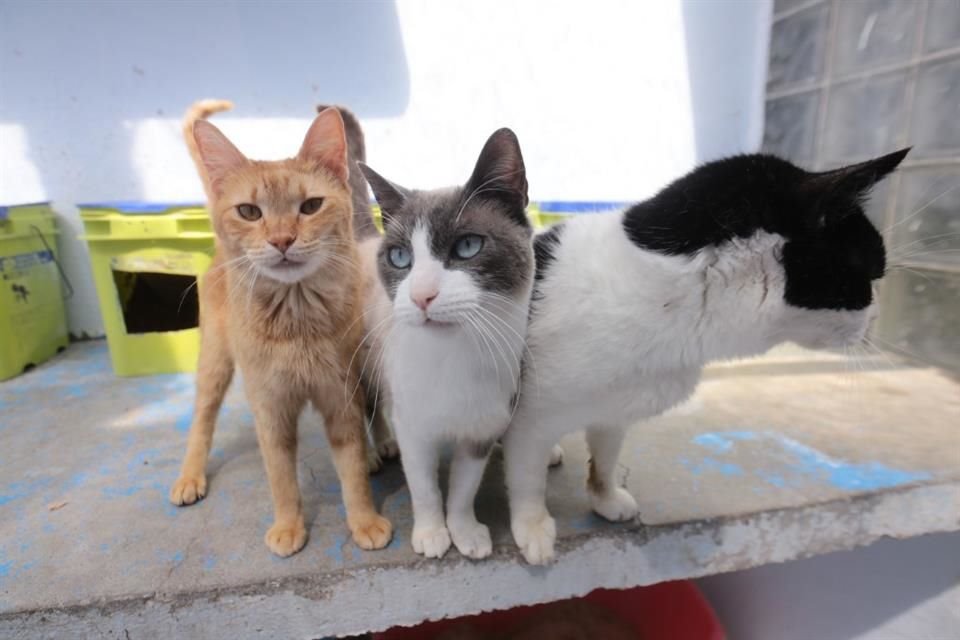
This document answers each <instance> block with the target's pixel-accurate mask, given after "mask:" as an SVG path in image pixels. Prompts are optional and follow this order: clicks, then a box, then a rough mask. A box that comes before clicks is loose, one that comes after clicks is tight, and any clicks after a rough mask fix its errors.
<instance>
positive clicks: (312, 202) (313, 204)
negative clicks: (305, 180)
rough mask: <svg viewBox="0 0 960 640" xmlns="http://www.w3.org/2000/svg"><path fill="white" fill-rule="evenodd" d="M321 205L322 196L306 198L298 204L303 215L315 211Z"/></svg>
mask: <svg viewBox="0 0 960 640" xmlns="http://www.w3.org/2000/svg"><path fill="white" fill-rule="evenodd" d="M322 206H323V198H308V199H306V200H304V201H303V204H301V205H300V213H302V214H303V215H305V216H308V215H310V214H311V213H316V212H317V211H319V210H320V207H322Z"/></svg>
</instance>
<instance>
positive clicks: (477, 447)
mask: <svg viewBox="0 0 960 640" xmlns="http://www.w3.org/2000/svg"><path fill="white" fill-rule="evenodd" d="M462 444H463V445H464V447H465V448H466V451H467V453H468V454H469V455H470V456H472V457H474V458H478V459H481V458H486V457H487V456H489V455H490V450H491V449H493V445H495V444H497V438H490V439H489V440H463V441H462Z"/></svg>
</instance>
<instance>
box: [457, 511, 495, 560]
mask: <svg viewBox="0 0 960 640" xmlns="http://www.w3.org/2000/svg"><path fill="white" fill-rule="evenodd" d="M447 528H448V529H449V530H450V537H451V538H453V544H454V546H456V547H457V551H459V552H460V554H461V555H463V556H466V557H468V558H471V559H473V560H480V559H481V558H486V557H487V556H489V555H490V554H491V553H492V552H493V542H491V540H490V529H488V528H487V526H486V525H483V524H480V523H479V522H477V521H476V520H474V521H472V522H460V523H454V522H452V521H451V520H449V519H448V520H447Z"/></svg>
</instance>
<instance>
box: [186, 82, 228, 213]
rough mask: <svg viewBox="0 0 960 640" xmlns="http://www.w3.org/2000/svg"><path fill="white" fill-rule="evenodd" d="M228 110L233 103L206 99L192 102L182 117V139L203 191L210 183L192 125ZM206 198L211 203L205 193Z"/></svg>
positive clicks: (208, 195) (209, 196)
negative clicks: (195, 168) (198, 175)
mask: <svg viewBox="0 0 960 640" xmlns="http://www.w3.org/2000/svg"><path fill="white" fill-rule="evenodd" d="M230 109H233V103H232V102H230V101H229V100H215V99H212V98H208V99H206V100H198V101H196V102H194V103H193V104H192V105H190V107H189V108H188V109H187V113H186V114H184V116H183V139H184V141H185V142H186V143H187V149H188V150H189V151H190V157H191V158H193V164H195V165H196V167H197V172H198V173H199V174H200V179H201V181H202V182H203V188H204V189H205V190H206V189H207V185H208V184H209V182H210V181H209V180H208V179H207V170H206V168H205V167H204V165H203V159H202V158H201V157H200V149H198V148H197V140H196V138H194V137H193V125H194V123H195V122H196V121H197V120H206V119H207V118H209V117H210V116H212V115H213V114H215V113H219V112H221V111H229V110H230ZM207 197H208V198H210V201H211V202H212V201H213V199H212V197H211V195H210V194H209V193H207Z"/></svg>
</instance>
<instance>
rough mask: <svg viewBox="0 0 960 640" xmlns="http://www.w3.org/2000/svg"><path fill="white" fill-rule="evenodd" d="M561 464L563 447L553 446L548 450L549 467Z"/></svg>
mask: <svg viewBox="0 0 960 640" xmlns="http://www.w3.org/2000/svg"><path fill="white" fill-rule="evenodd" d="M561 464H563V447H561V446H560V445H559V444H555V445H553V449H550V462H549V465H550V466H551V467H556V466H558V465H561Z"/></svg>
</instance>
